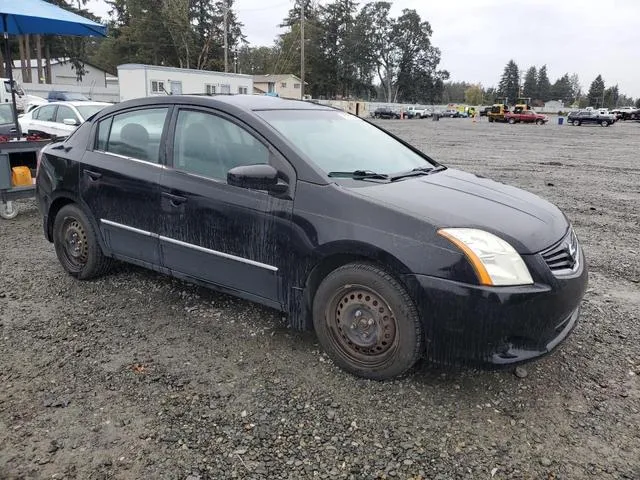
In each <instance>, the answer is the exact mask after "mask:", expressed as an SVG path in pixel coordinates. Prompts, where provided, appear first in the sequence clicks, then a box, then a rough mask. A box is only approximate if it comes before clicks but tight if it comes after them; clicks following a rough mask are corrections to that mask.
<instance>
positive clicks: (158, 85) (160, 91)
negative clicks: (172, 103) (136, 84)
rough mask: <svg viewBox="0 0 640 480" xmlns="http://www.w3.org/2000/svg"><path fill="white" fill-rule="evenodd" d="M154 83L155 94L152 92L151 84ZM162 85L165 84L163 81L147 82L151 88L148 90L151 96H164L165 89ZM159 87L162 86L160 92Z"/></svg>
mask: <svg viewBox="0 0 640 480" xmlns="http://www.w3.org/2000/svg"><path fill="white" fill-rule="evenodd" d="M154 83H155V84H156V86H157V89H156V91H155V92H154V91H153V84H154ZM164 84H165V81H164V80H153V79H151V80H149V86H150V87H151V88H150V90H151V92H150V93H151V95H166V94H165V91H166V88H165V86H164ZM160 85H162V90H161V89H160Z"/></svg>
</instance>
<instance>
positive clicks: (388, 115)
mask: <svg viewBox="0 0 640 480" xmlns="http://www.w3.org/2000/svg"><path fill="white" fill-rule="evenodd" d="M373 118H384V119H387V120H393V119H395V120H397V119H398V118H400V114H399V113H398V112H394V111H393V110H391V109H390V108H385V107H380V108H376V109H375V110H374V112H373Z"/></svg>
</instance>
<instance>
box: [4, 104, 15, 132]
mask: <svg viewBox="0 0 640 480" xmlns="http://www.w3.org/2000/svg"><path fill="white" fill-rule="evenodd" d="M15 134H16V124H15V122H14V119H13V105H11V104H10V103H0V135H2V136H9V135H15Z"/></svg>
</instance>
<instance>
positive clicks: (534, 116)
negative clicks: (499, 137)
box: [504, 110, 549, 125]
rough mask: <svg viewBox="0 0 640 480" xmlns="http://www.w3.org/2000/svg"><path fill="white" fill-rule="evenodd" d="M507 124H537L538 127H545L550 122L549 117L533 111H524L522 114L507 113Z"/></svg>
mask: <svg viewBox="0 0 640 480" xmlns="http://www.w3.org/2000/svg"><path fill="white" fill-rule="evenodd" d="M504 120H505V122H509V123H511V124H514V123H521V122H522V123H535V124H536V125H544V124H545V123H547V122H548V121H549V117H547V116H546V115H542V114H540V113H536V112H534V111H533V110H522V111H521V112H518V113H516V112H506V113H505V114H504Z"/></svg>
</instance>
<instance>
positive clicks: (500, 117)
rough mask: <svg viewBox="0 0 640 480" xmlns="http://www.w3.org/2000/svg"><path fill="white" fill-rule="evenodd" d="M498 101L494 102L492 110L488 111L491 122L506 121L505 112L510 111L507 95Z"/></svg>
mask: <svg viewBox="0 0 640 480" xmlns="http://www.w3.org/2000/svg"><path fill="white" fill-rule="evenodd" d="M496 100H497V102H496V103H494V104H493V106H492V107H491V110H489V112H488V113H487V118H488V119H489V122H490V123H492V122H506V120H505V118H504V114H505V113H508V112H509V105H508V99H507V98H506V97H505V98H503V99H500V98H498V99H496Z"/></svg>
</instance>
